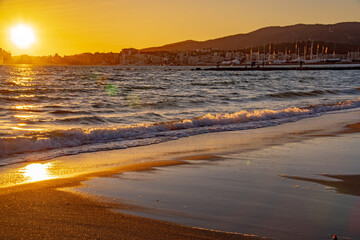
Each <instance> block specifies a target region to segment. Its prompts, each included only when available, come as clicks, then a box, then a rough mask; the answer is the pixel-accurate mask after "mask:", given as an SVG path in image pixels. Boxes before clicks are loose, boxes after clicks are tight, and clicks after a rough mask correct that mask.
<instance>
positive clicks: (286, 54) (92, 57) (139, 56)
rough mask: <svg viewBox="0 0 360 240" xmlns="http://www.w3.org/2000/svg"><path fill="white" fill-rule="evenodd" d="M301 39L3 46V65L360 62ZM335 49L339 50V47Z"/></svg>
mask: <svg viewBox="0 0 360 240" xmlns="http://www.w3.org/2000/svg"><path fill="white" fill-rule="evenodd" d="M330 45H332V46H328V45H325V44H322V43H314V42H302V43H291V44H278V45H276V44H267V45H264V46H262V47H259V46H257V47H250V48H247V49H241V50H237V51H229V50H221V49H196V50H192V51H146V50H138V49H135V48H126V49H122V51H121V52H118V53H114V52H110V53H100V52H96V53H82V54H75V55H69V56H66V55H64V56H60V55H59V54H54V55H50V56H29V55H21V56H12V55H11V53H10V52H7V51H5V50H3V49H1V48H0V64H45V65H124V66H134V65H135V66H136V65H138V66H148V65H150V66H151V65H164V66H237V65H251V66H254V65H280V64H299V63H301V64H329V63H359V62H360V50H359V48H358V49H354V47H352V48H350V47H348V46H342V45H339V44H338V46H336V44H330ZM336 48H337V49H338V50H336Z"/></svg>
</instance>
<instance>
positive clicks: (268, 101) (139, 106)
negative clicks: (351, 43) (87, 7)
mask: <svg viewBox="0 0 360 240" xmlns="http://www.w3.org/2000/svg"><path fill="white" fill-rule="evenodd" d="M0 103H1V104H0V166H7V165H11V164H15V163H21V162H33V161H41V160H49V159H52V158H55V157H59V156H65V155H73V154H79V153H86V152H97V151H104V150H113V149H123V148H130V147H137V146H143V145H150V144H156V143H160V142H165V141H171V140H175V139H178V138H182V137H187V136H191V135H197V134H203V133H211V132H223V131H237V130H244V129H254V128H264V127H268V126H274V125H279V124H284V123H288V122H293V121H298V120H300V119H304V118H311V117H316V116H320V115H324V114H327V113H330V112H334V111H339V110H344V109H352V108H359V107H360V71H358V70H344V71H331V70H329V71H295V70H294V71H270V72H261V71H242V72H236V71H194V70H193V68H192V67H168V66H146V67H145V66H144V67H142V66H134V67H127V66H126V67H124V66H35V65H2V66H0Z"/></svg>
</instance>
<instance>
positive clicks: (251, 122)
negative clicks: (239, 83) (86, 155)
mask: <svg viewBox="0 0 360 240" xmlns="http://www.w3.org/2000/svg"><path fill="white" fill-rule="evenodd" d="M358 107H360V98H357V99H354V100H349V101H345V102H338V103H335V104H326V105H325V104H320V105H312V106H308V107H306V108H298V107H292V108H286V109H282V110H271V109H263V110H254V111H245V110H244V111H239V112H235V113H231V114H230V113H229V114H206V115H205V116H202V117H197V118H192V119H183V120H180V121H172V122H158V123H151V124H138V125H131V126H126V127H118V128H96V129H80V128H79V129H68V130H54V131H46V132H29V133H27V134H24V135H22V136H17V137H13V138H6V137H3V138H1V139H0V157H7V156H10V155H13V154H22V153H27V152H36V151H44V150H51V149H61V151H62V154H63V155H66V154H68V153H66V148H70V147H78V146H84V145H89V146H90V145H93V144H101V143H109V142H118V143H119V142H120V143H121V142H123V141H134V140H141V141H142V144H144V141H143V140H144V139H155V138H165V139H176V138H179V137H184V136H189V135H195V134H201V133H208V132H220V131H230V130H242V129H250V128H259V127H264V126H271V125H277V124H280V123H285V122H290V121H296V120H299V119H301V118H306V117H313V116H318V115H320V114H323V113H326V112H331V111H336V110H344V109H350V108H358ZM154 142H158V141H155V140H149V141H148V143H149V144H151V143H154ZM115 145H116V144H115ZM115 145H114V148H118V147H119V146H120V147H121V148H123V147H127V146H129V145H121V144H118V145H116V146H117V147H116V146H115ZM131 146H136V143H135V142H132V145H131ZM92 148H93V147H92Z"/></svg>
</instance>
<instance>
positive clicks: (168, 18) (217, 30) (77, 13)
mask: <svg viewBox="0 0 360 240" xmlns="http://www.w3.org/2000/svg"><path fill="white" fill-rule="evenodd" d="M359 13H360V0H301V1H299V0H256V1H254V0H252V1H250V0H221V1H219V0H0V48H3V49H5V50H7V51H10V52H11V53H12V54H13V55H21V54H29V55H36V56H40V55H53V54H55V53H58V54H59V55H71V54H77V53H83V52H120V51H121V49H123V48H129V47H134V48H138V49H141V48H146V47H155V46H162V45H165V44H169V43H174V42H179V41H184V40H189V39H192V40H198V41H204V40H208V39H213V38H218V37H223V36H228V35H234V34H238V33H248V32H251V31H254V30H256V29H259V28H262V27H267V26H287V25H293V24H298V23H305V24H315V23H321V24H333V23H338V22H347V21H356V22H360V14H359ZM19 23H22V24H27V25H29V26H31V27H32V28H33V29H34V31H35V35H36V42H35V44H34V45H32V46H31V47H30V48H29V49H25V50H24V49H18V48H17V47H16V46H15V45H14V44H13V43H12V42H11V40H10V30H11V28H12V27H13V26H16V25H17V24H19Z"/></svg>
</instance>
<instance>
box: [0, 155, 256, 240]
mask: <svg viewBox="0 0 360 240" xmlns="http://www.w3.org/2000/svg"><path fill="white" fill-rule="evenodd" d="M176 164H181V162H176V161H173V162H153V163H151V164H138V165H131V166H128V167H122V168H118V169H113V170H111V171H104V172H100V173H96V174H90V175H86V176H78V177H73V178H68V179H56V180H48V181H42V182H37V183H31V184H25V185H21V186H17V187H10V188H3V189H1V192H0V206H1V209H0V211H1V214H0V239H244V240H245V239H249V240H251V239H253V240H255V239H260V238H259V237H255V236H249V235H247V236H246V235H242V234H236V233H234V234H232V233H224V232H217V231H211V230H205V229H196V228H191V227H186V226H181V225H177V224H172V223H168V222H164V221H159V220H153V219H148V218H142V217H136V216H131V215H128V214H121V213H117V212H114V211H111V209H114V208H120V209H121V208H125V209H128V208H129V206H126V205H122V204H120V203H112V204H110V203H104V202H100V201H96V200H94V199H93V198H92V197H90V196H86V195H78V194H73V193H70V192H67V191H63V190H61V189H63V188H68V187H74V186H78V185H80V184H81V182H83V181H85V180H88V179H90V178H92V177H95V176H96V177H100V176H102V177H104V176H110V175H112V174H114V172H117V173H119V172H121V171H144V170H149V169H150V168H151V167H154V166H157V167H159V166H169V165H176Z"/></svg>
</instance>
